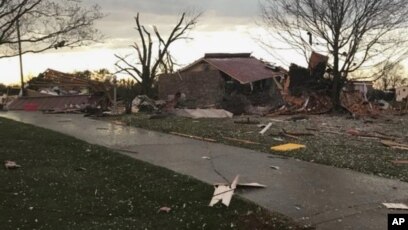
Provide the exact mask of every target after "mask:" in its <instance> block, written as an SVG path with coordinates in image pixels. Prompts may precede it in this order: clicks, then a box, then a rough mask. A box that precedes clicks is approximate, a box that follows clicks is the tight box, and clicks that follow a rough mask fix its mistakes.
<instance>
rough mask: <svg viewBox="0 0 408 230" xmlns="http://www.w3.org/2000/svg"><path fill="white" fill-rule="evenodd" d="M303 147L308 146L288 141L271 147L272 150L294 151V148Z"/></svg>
mask: <svg viewBox="0 0 408 230" xmlns="http://www.w3.org/2000/svg"><path fill="white" fill-rule="evenodd" d="M302 148H306V146H305V145H300V144H294V143H288V144H284V145H277V146H273V147H271V150H273V151H282V152H286V151H292V150H297V149H302Z"/></svg>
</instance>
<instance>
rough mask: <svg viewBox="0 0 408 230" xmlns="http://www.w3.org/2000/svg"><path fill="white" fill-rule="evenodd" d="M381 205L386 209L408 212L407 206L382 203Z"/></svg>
mask: <svg viewBox="0 0 408 230" xmlns="http://www.w3.org/2000/svg"><path fill="white" fill-rule="evenodd" d="M383 205H384V206H385V207H386V208H388V209H401V210H408V206H407V205H406V204H402V203H383Z"/></svg>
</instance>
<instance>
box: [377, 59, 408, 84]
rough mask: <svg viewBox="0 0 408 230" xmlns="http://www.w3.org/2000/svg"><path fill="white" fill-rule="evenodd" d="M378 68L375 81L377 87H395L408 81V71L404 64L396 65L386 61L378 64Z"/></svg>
mask: <svg viewBox="0 0 408 230" xmlns="http://www.w3.org/2000/svg"><path fill="white" fill-rule="evenodd" d="M376 69H377V71H376V73H375V75H374V77H375V79H374V81H375V86H376V87H377V88H380V89H382V90H388V89H395V88H396V87H398V86H403V85H405V84H406V83H407V82H408V78H407V76H406V74H407V72H406V70H405V67H404V66H403V65H402V64H396V65H394V64H392V63H388V62H384V63H383V64H382V65H380V66H377V67H376Z"/></svg>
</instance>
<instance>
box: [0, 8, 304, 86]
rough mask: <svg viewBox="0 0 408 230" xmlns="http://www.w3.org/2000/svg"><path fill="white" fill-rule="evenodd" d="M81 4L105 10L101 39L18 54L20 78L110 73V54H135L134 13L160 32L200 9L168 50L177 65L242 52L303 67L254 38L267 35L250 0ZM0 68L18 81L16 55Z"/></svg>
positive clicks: (7, 79) (8, 80)
mask: <svg viewBox="0 0 408 230" xmlns="http://www.w3.org/2000/svg"><path fill="white" fill-rule="evenodd" d="M83 3H84V4H93V3H97V4H99V5H100V6H101V8H102V12H103V13H105V14H106V16H105V17H104V18H103V19H101V20H99V21H98V22H97V23H96V28H97V29H99V30H100V32H101V33H102V34H103V36H104V39H103V40H102V41H101V42H100V43H96V44H92V45H90V46H87V47H82V48H77V49H70V48H65V49H61V50H58V52H56V51H55V50H52V51H48V52H45V53H41V54H25V55H23V69H24V76H25V79H28V78H29V77H32V76H37V75H38V74H39V73H41V72H43V71H45V70H46V69H47V68H52V69H55V70H59V71H63V72H73V71H82V70H97V69H101V68H107V69H109V70H110V71H111V72H116V70H117V69H116V68H115V66H114V64H115V62H116V61H117V59H116V58H115V56H114V55H115V54H118V55H121V56H126V55H129V54H134V53H135V51H134V50H133V49H132V48H130V46H131V45H132V44H133V43H134V42H135V41H137V32H136V30H135V29H134V28H135V22H134V17H135V15H136V14H137V12H139V13H140V20H141V23H142V24H143V25H145V26H146V27H147V28H152V26H153V25H156V26H157V27H158V29H159V31H160V32H162V34H164V36H165V35H166V34H168V32H169V31H170V29H171V28H172V26H174V24H175V23H176V22H177V19H178V18H179V16H180V13H181V12H183V11H185V10H189V9H194V10H196V11H200V12H203V15H202V16H201V17H200V19H199V22H198V25H197V26H196V27H195V28H194V30H193V31H192V32H190V33H189V36H190V37H191V38H192V40H187V41H178V42H176V43H174V44H173V45H172V47H171V49H170V51H171V53H172V54H173V56H174V57H175V58H176V60H177V63H179V64H180V65H181V66H184V65H187V64H189V63H191V62H193V61H195V60H196V59H199V58H200V57H202V56H203V55H204V54H205V53H212V52H216V53H221V52H227V53H235V52H248V53H252V55H253V56H255V57H257V58H262V59H264V60H266V61H269V62H272V63H276V64H278V65H282V66H286V67H287V66H288V65H289V64H290V63H291V62H294V63H297V64H301V65H306V63H305V60H304V58H303V57H302V56H299V55H297V54H296V53H295V52H288V51H285V53H280V51H277V52H270V51H268V50H266V49H265V48H264V47H262V45H261V44H260V42H259V39H260V38H265V37H266V36H267V35H266V34H267V33H266V32H265V30H264V28H262V27H261V26H259V23H257V21H259V20H260V18H259V15H260V11H259V2H258V1H256V0H206V1H202V0H201V1H199V0H87V1H86V0H85V1H84V2H83ZM23 49H24V47H23ZM0 69H1V70H2V72H1V76H0V83H3V84H18V83H19V82H20V72H19V61H18V58H17V57H16V58H7V59H0Z"/></svg>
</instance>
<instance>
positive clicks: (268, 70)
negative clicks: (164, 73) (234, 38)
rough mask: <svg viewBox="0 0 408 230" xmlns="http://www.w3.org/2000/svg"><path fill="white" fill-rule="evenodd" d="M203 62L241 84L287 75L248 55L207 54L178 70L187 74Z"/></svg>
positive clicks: (279, 68)
mask: <svg viewBox="0 0 408 230" xmlns="http://www.w3.org/2000/svg"><path fill="white" fill-rule="evenodd" d="M203 62H204V63H208V64H209V65H211V66H212V67H214V68H216V69H218V70H219V71H221V72H223V73H225V74H226V75H228V76H230V77H231V78H233V79H235V80H237V81H238V82H240V83H241V84H248V83H251V82H255V81H260V80H264V79H269V78H274V77H278V76H279V77H283V76H284V75H286V74H287V71H286V70H284V69H283V68H281V67H275V66H271V65H268V64H267V63H265V62H263V61H262V60H258V59H256V58H254V57H252V56H251V54H250V53H233V54H229V53H208V54H205V56H204V57H203V58H200V59H199V60H197V61H195V62H193V63H192V64H190V65H188V66H186V67H184V68H182V69H180V72H187V71H189V70H190V69H191V68H193V67H194V66H196V65H198V64H200V63H203Z"/></svg>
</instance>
